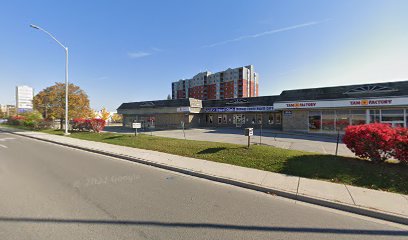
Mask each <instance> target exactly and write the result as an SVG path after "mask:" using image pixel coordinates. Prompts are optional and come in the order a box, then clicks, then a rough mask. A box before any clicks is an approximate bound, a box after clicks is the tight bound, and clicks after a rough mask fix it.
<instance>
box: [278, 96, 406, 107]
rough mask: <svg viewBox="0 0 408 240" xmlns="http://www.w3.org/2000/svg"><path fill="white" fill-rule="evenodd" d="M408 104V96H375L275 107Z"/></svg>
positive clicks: (283, 104) (292, 103)
mask: <svg viewBox="0 0 408 240" xmlns="http://www.w3.org/2000/svg"><path fill="white" fill-rule="evenodd" d="M399 105H408V97H402V98H375V99H352V100H338V101H335V100H333V101H304V102H286V103H283V102H278V103H275V104H274V105H273V106H274V108H275V109H297V108H299V109H302V108H334V107H360V106H399Z"/></svg>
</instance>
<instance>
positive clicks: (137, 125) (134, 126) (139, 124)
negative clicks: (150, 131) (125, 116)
mask: <svg viewBox="0 0 408 240" xmlns="http://www.w3.org/2000/svg"><path fill="white" fill-rule="evenodd" d="M132 128H142V124H141V123H132Z"/></svg>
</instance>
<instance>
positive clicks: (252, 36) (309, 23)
mask: <svg viewBox="0 0 408 240" xmlns="http://www.w3.org/2000/svg"><path fill="white" fill-rule="evenodd" d="M327 21H329V19H326V20H324V21H319V22H316V21H313V22H306V23H302V24H297V25H293V26H289V27H284V28H279V29H274V30H269V31H265V32H261V33H257V34H252V35H244V36H240V37H237V38H234V39H230V40H225V41H222V42H217V43H213V44H209V45H205V46H202V47H203V48H210V47H215V46H220V45H224V44H227V43H232V42H238V41H242V40H245V39H249V38H258V37H263V36H266V35H271V34H275V33H280V32H287V31H291V30H295V29H298V28H305V27H309V26H313V25H317V24H320V23H323V22H327Z"/></svg>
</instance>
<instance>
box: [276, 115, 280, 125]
mask: <svg viewBox="0 0 408 240" xmlns="http://www.w3.org/2000/svg"><path fill="white" fill-rule="evenodd" d="M276 124H281V115H280V114H279V113H278V114H276Z"/></svg>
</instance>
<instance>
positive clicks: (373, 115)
mask: <svg viewBox="0 0 408 240" xmlns="http://www.w3.org/2000/svg"><path fill="white" fill-rule="evenodd" d="M379 122H380V110H370V123H379Z"/></svg>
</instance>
